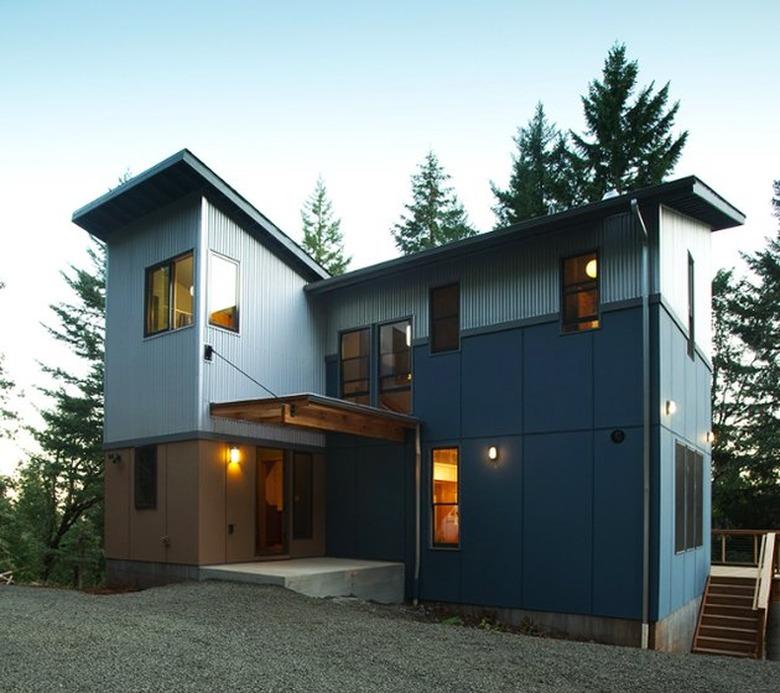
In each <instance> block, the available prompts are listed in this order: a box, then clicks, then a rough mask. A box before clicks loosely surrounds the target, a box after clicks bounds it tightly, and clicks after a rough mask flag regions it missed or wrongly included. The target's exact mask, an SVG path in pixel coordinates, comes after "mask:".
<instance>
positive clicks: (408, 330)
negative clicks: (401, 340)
mask: <svg viewBox="0 0 780 693" xmlns="http://www.w3.org/2000/svg"><path fill="white" fill-rule="evenodd" d="M406 346H412V326H411V325H407V326H406Z"/></svg>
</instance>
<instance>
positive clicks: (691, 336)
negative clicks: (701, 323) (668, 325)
mask: <svg viewBox="0 0 780 693" xmlns="http://www.w3.org/2000/svg"><path fill="white" fill-rule="evenodd" d="M693 287H694V266H693V256H692V255H691V254H690V253H688V356H690V357H691V358H693V355H694V353H695V349H696V335H695V333H694V326H695V313H694V294H693Z"/></svg>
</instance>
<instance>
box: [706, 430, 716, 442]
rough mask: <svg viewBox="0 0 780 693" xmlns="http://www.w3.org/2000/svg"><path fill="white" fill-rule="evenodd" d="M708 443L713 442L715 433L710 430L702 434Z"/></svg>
mask: <svg viewBox="0 0 780 693" xmlns="http://www.w3.org/2000/svg"><path fill="white" fill-rule="evenodd" d="M704 437H705V438H706V440H707V442H708V443H714V442H715V434H714V433H713V432H712V431H707V434H706V435H705V436H704Z"/></svg>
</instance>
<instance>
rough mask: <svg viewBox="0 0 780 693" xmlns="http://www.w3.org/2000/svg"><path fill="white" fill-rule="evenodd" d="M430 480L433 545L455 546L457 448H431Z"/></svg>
mask: <svg viewBox="0 0 780 693" xmlns="http://www.w3.org/2000/svg"><path fill="white" fill-rule="evenodd" d="M432 479H433V480H432V483H431V500H432V511H433V512H432V515H433V545H434V546H435V547H445V548H455V547H457V546H458V545H459V544H460V509H459V505H458V502H459V501H458V449H457V448H440V449H438V450H434V451H433V470H432Z"/></svg>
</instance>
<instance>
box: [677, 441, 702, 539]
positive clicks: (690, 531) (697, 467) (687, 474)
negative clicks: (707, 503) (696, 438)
mask: <svg viewBox="0 0 780 693" xmlns="http://www.w3.org/2000/svg"><path fill="white" fill-rule="evenodd" d="M703 534H704V455H703V454H702V453H701V452H699V451H698V450H695V449H693V448H691V447H689V446H687V445H686V444H685V443H683V442H682V441H680V440H676V441H675V443H674V552H675V554H682V553H685V552H686V551H695V550H696V549H699V548H701V547H702V546H703V545H704V536H703Z"/></svg>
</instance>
